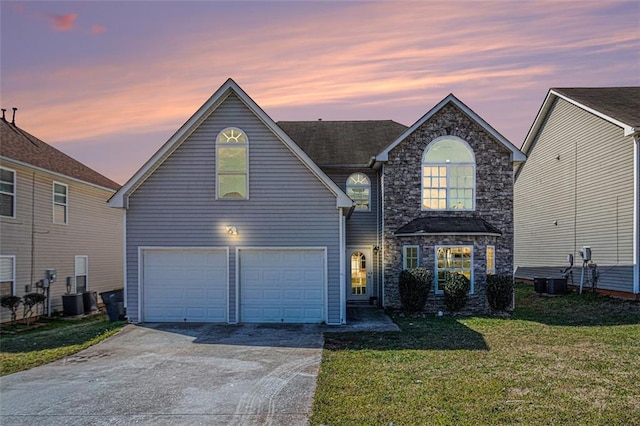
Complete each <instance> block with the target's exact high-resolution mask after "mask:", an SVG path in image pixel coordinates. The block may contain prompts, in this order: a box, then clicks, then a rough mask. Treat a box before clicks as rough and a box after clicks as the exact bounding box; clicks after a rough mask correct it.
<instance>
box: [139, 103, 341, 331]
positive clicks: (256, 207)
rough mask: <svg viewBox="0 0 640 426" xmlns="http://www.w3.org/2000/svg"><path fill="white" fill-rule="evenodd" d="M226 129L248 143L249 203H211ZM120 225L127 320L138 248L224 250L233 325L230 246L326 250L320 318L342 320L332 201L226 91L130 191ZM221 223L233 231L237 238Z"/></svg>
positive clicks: (233, 264) (233, 273)
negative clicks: (324, 306)
mask: <svg viewBox="0 0 640 426" xmlns="http://www.w3.org/2000/svg"><path fill="white" fill-rule="evenodd" d="M226 127H237V128H239V129H241V130H242V131H244V132H245V133H246V134H247V137H248V139H249V197H248V200H216V194H215V188H216V185H215V184H216V181H215V176H216V174H215V164H216V159H215V153H216V149H215V139H216V136H217V135H218V133H219V132H220V131H221V130H222V129H224V128H226ZM126 222H127V234H126V238H127V313H128V315H129V317H130V318H131V319H132V320H133V321H137V320H138V319H139V312H138V304H139V303H138V302H139V300H138V278H139V277H138V270H139V268H138V247H141V246H153V247H159V246H172V247H229V251H230V256H229V269H228V270H229V286H230V291H229V300H228V303H229V322H236V321H238V313H237V312H236V306H237V300H236V288H235V283H236V271H237V266H236V258H235V248H236V247H239V246H244V247H326V250H327V264H328V268H327V270H328V277H327V282H328V292H327V298H328V300H329V301H330V302H329V305H328V312H327V320H328V322H330V323H340V322H341V320H342V318H341V309H340V303H339V300H340V291H341V289H340V271H339V265H340V247H339V241H340V238H339V216H338V210H337V208H336V196H335V194H333V193H332V192H331V191H330V190H329V189H328V188H327V187H326V186H325V185H324V184H323V183H322V182H321V181H320V180H319V179H318V178H317V177H316V176H315V175H313V174H312V173H311V172H310V171H309V169H308V168H307V167H306V166H305V165H304V164H303V163H302V162H301V161H300V159H298V158H297V157H296V156H295V155H294V154H293V153H292V152H291V151H290V150H289V149H288V148H287V147H286V146H285V145H284V144H283V143H282V142H281V141H280V140H279V139H278V138H277V137H276V136H275V135H274V134H273V133H272V132H271V131H270V130H269V128H268V127H266V126H265V124H264V123H263V122H262V121H261V120H260V119H259V118H258V117H257V116H256V115H255V114H254V113H253V112H252V111H251V110H250V109H249V108H248V107H247V106H246V105H245V104H244V103H243V102H242V101H241V100H240V99H239V98H238V97H237V96H235V95H233V94H231V95H229V97H227V98H226V99H225V100H224V101H223V102H222V103H221V104H220V105H219V106H218V107H217V108H216V109H215V110H214V111H213V113H212V114H211V115H210V116H209V117H208V118H206V119H204V121H203V122H202V123H201V124H200V125H199V127H198V128H197V129H195V131H193V133H192V134H191V135H190V136H188V137H187V138H186V140H185V141H184V142H183V143H182V144H181V145H180V147H178V148H177V149H176V150H175V151H174V152H173V153H172V154H171V155H170V156H169V157H168V158H167V159H166V160H165V161H164V163H162V164H161V165H160V166H159V167H158V168H157V169H156V170H155V171H154V172H153V173H152V174H151V175H150V176H149V177H148V178H147V179H146V180H145V181H144V182H143V183H142V184H141V185H140V186H139V187H138V188H137V189H136V190H135V191H134V192H133V193H132V194H131V196H130V197H129V208H128V210H127V219H126ZM226 226H235V227H236V229H237V232H238V233H237V235H230V234H228V233H227V232H226Z"/></svg>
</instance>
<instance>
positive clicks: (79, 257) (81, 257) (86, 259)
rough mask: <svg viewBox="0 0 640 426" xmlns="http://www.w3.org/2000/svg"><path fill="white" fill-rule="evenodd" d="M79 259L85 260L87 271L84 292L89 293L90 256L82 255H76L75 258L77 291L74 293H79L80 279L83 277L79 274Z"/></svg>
mask: <svg viewBox="0 0 640 426" xmlns="http://www.w3.org/2000/svg"><path fill="white" fill-rule="evenodd" d="M79 259H85V261H84V264H85V271H84V277H85V278H84V291H89V256H87V255H84V254H81V255H76V257H75V261H74V264H73V271H74V272H73V283H74V287H75V290H74V292H75V293H77V292H78V277H81V276H83V275H82V274H78V260H79Z"/></svg>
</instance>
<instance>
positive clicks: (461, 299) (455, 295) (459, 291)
mask: <svg viewBox="0 0 640 426" xmlns="http://www.w3.org/2000/svg"><path fill="white" fill-rule="evenodd" d="M442 290H443V291H444V304H445V306H446V307H447V309H448V310H450V311H459V310H460V309H462V308H464V307H465V306H466V304H467V300H468V299H469V290H471V282H470V281H469V279H468V278H467V277H465V276H464V275H462V274H457V273H449V274H447V275H446V278H445V281H444V286H443V288H442Z"/></svg>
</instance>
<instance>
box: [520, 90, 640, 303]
mask: <svg viewBox="0 0 640 426" xmlns="http://www.w3.org/2000/svg"><path fill="white" fill-rule="evenodd" d="M633 175H634V174H633V139H632V138H630V137H624V135H623V130H622V129H621V128H620V127H617V126H615V125H613V124H611V123H609V122H607V121H605V120H603V119H601V118H598V117H596V116H594V115H592V114H590V113H588V112H586V111H584V110H582V109H580V108H577V107H575V106H573V105H571V104H569V103H568V102H566V101H564V100H562V99H559V100H557V101H556V103H555V104H554V105H553V106H552V108H551V110H550V112H549V114H548V116H547V118H546V121H545V122H544V123H543V126H542V128H541V131H540V132H539V134H538V136H537V138H536V140H535V141H534V144H533V146H532V148H531V149H530V152H529V156H528V159H527V162H526V163H525V164H524V165H523V166H522V170H521V171H520V173H519V175H518V177H517V180H516V184H515V228H516V244H515V260H516V261H515V264H516V266H518V267H554V265H559V266H563V265H565V262H566V257H567V255H568V254H569V253H571V254H573V255H574V258H575V261H576V266H581V261H582V260H581V258H580V256H579V253H578V250H579V249H580V248H581V247H582V246H590V247H591V249H592V257H593V261H594V262H595V263H597V264H598V267H599V269H600V270H601V271H611V272H610V273H605V272H601V278H600V282H599V287H601V288H605V289H609V290H617V291H626V292H632V291H633V268H632V267H631V266H632V265H633V258H632V253H633V208H634V206H633ZM555 223H557V224H555ZM613 271H615V273H614V272H613Z"/></svg>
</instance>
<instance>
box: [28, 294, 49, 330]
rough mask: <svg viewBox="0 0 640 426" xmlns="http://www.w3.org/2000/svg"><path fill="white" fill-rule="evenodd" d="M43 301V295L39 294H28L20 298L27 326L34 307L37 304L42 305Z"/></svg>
mask: <svg viewBox="0 0 640 426" xmlns="http://www.w3.org/2000/svg"><path fill="white" fill-rule="evenodd" d="M45 299H46V297H45V295H44V294H40V293H29V294H25V295H24V296H22V300H23V302H22V305H23V308H22V309H23V317H24V319H25V321H26V322H27V326H28V325H29V320H30V319H31V316H32V315H33V308H34V306H36V305H38V304H39V303H43V302H44V301H45Z"/></svg>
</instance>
